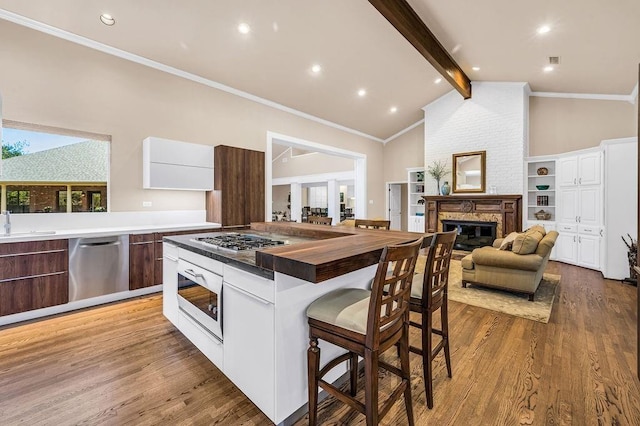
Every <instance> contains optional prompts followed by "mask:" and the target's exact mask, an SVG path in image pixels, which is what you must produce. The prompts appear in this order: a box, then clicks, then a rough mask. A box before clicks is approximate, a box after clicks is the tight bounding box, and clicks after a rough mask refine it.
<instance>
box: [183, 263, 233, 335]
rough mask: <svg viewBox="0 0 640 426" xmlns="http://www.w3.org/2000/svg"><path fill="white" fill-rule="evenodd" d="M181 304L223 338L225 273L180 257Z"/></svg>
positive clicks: (191, 314)
mask: <svg viewBox="0 0 640 426" xmlns="http://www.w3.org/2000/svg"><path fill="white" fill-rule="evenodd" d="M177 296H178V307H179V308H180V310H181V311H183V312H184V313H185V314H187V315H188V316H189V317H191V318H192V319H193V320H195V321H196V322H198V323H199V324H200V325H202V327H203V329H204V330H206V331H208V332H209V333H210V334H211V335H213V336H214V337H215V338H216V339H218V340H220V341H222V276H220V275H218V274H216V273H214V272H211V271H209V270H207V269H204V268H202V267H201V266H197V265H194V264H192V263H190V262H187V261H186V260H184V259H179V260H178V295H177Z"/></svg>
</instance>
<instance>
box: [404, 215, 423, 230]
mask: <svg viewBox="0 0 640 426" xmlns="http://www.w3.org/2000/svg"><path fill="white" fill-rule="evenodd" d="M408 228H409V229H408V230H409V232H421V233H424V232H425V228H424V216H409V222H408Z"/></svg>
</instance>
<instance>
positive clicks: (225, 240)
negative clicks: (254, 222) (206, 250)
mask: <svg viewBox="0 0 640 426" xmlns="http://www.w3.org/2000/svg"><path fill="white" fill-rule="evenodd" d="M192 241H195V242H198V243H200V244H202V245H204V246H206V247H212V248H216V249H220V250H228V251H231V252H234V253H237V252H239V251H244V250H256V249H261V248H267V247H275V246H280V245H283V244H284V241H278V240H272V239H270V238H265V237H261V236H259V235H253V234H239V233H236V232H230V233H223V234H219V235H214V236H210V237H197V238H194V239H193V240H192Z"/></svg>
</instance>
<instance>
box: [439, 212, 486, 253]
mask: <svg viewBox="0 0 640 426" xmlns="http://www.w3.org/2000/svg"><path fill="white" fill-rule="evenodd" d="M441 222H442V230H443V231H445V232H448V231H453V230H456V231H458V236H457V237H456V243H455V244H454V246H453V247H454V248H456V249H459V250H469V251H471V250H473V249H474V248H478V247H483V246H490V245H492V244H493V241H494V240H495V239H496V228H497V226H498V223H497V222H484V221H474V220H450V219H444V220H441Z"/></svg>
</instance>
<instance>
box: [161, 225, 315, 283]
mask: <svg viewBox="0 0 640 426" xmlns="http://www.w3.org/2000/svg"><path fill="white" fill-rule="evenodd" d="M221 232H222V233H226V232H233V233H238V234H251V235H258V236H261V237H264V238H269V239H271V240H279V241H284V243H285V245H294V244H300V243H305V242H309V241H316V238H313V237H304V236H295V235H286V234H281V233H273V232H263V231H257V230H253V229H247V230H238V231H227V230H225V231H221ZM213 234H214V233H211V232H205V233H200V234H189V235H172V236H168V237H164V241H166V242H169V243H172V244H175V245H176V246H178V247H179V248H183V249H185V250H189V251H192V252H194V253H197V254H199V255H201V256H205V257H208V258H210V259H213V260H217V261H218V262H222V263H225V264H229V265H232V266H234V267H237V268H238V269H242V270H245V271H247V272H251V273H252V274H256V275H259V276H261V277H263V278H267V279H269V280H272V279H273V273H274V271H273V270H272V269H267V268H263V267H261V266H258V265H257V264H256V257H257V251H258V250H245V251H238V252H232V251H230V250H224V249H217V248H214V247H210V246H206V245H203V244H202V243H199V242H197V241H193V240H194V239H195V238H198V237H207V236H211V235H213ZM264 250H268V249H264Z"/></svg>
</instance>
